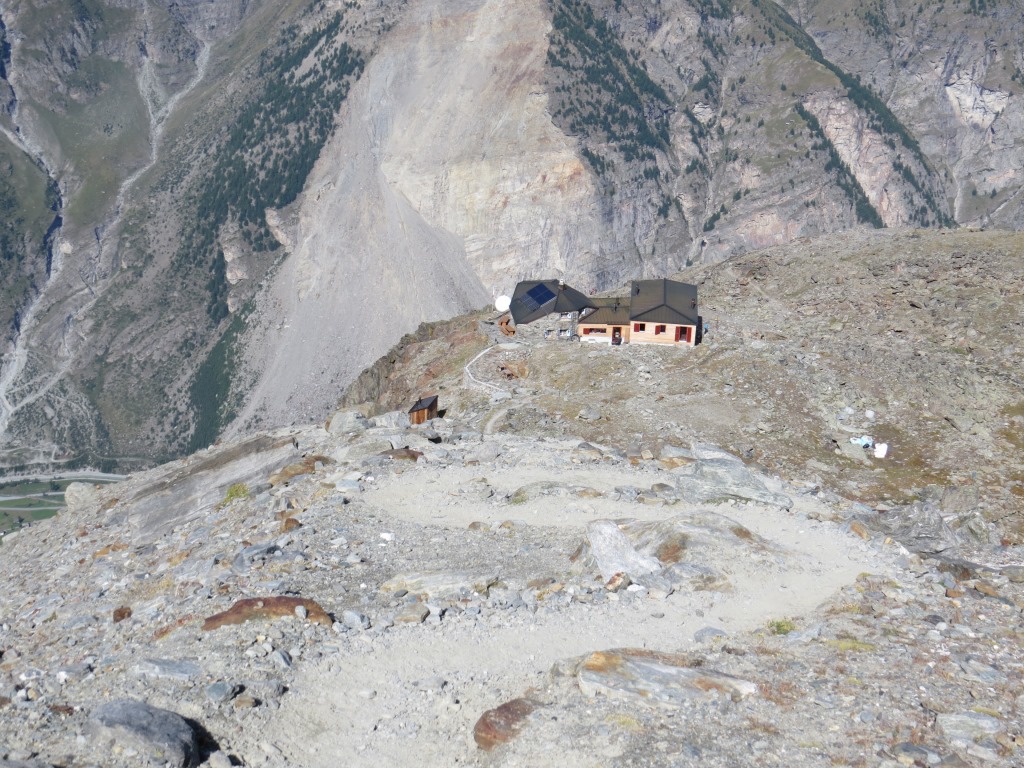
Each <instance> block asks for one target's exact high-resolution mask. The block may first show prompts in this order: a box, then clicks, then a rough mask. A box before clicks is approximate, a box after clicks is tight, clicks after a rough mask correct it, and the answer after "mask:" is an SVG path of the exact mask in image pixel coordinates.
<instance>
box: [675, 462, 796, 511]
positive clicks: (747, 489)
mask: <svg viewBox="0 0 1024 768" xmlns="http://www.w3.org/2000/svg"><path fill="white" fill-rule="evenodd" d="M675 473H676V474H677V475H678V477H679V482H678V488H679V493H680V495H681V496H682V497H683V498H684V499H686V500H687V501H690V502H692V503H695V504H707V503H709V502H721V501H725V500H728V499H739V500H742V501H755V502H759V503H761V504H772V505H774V506H778V507H782V508H784V509H790V508H791V507H792V506H793V500H792V499H791V498H789V496H786V495H785V494H783V493H775V492H773V491H770V490H768V488H767V487H766V486H765V484H764V482H763V481H762V480H761V479H760V478H759V477H758V476H757V475H756V474H755V473H754V472H752V471H751V470H749V469H747V467H746V466H745V465H744V464H743V462H742V461H740V460H739V459H738V458H736V457H735V456H728V458H724V457H723V458H712V459H701V460H699V461H697V462H695V463H694V464H690V465H688V466H685V467H681V468H679V469H677V470H675Z"/></svg>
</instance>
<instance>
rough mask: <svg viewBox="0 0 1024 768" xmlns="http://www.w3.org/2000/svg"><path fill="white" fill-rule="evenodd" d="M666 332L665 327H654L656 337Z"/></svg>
mask: <svg viewBox="0 0 1024 768" xmlns="http://www.w3.org/2000/svg"><path fill="white" fill-rule="evenodd" d="M664 332H665V326H664V325H656V326H654V335H655V336H657V335H658V334H659V333H664Z"/></svg>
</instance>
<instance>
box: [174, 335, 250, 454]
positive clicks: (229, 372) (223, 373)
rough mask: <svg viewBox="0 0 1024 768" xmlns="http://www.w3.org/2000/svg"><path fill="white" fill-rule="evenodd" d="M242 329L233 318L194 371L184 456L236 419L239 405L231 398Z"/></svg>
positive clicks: (210, 439)
mask: <svg viewBox="0 0 1024 768" xmlns="http://www.w3.org/2000/svg"><path fill="white" fill-rule="evenodd" d="M244 329H245V321H244V319H243V318H242V317H241V315H235V316H234V317H232V318H231V322H230V323H229V324H228V327H227V330H226V331H225V332H224V334H223V335H222V336H221V337H220V340H219V341H218V342H217V343H216V344H215V345H214V346H213V349H211V350H210V353H209V354H208V355H207V356H206V359H205V360H204V361H203V363H202V365H200V366H199V369H198V370H197V371H196V375H195V378H194V379H193V380H192V384H191V386H190V387H189V399H190V401H191V403H192V411H193V413H194V414H195V428H194V429H193V430H192V435H191V437H190V438H189V442H188V446H187V447H186V449H185V453H195V452H196V451H198V450H199V449H201V448H205V447H206V446H208V445H210V444H211V443H213V442H214V441H215V440H216V439H217V437H218V435H220V433H221V430H223V429H224V427H226V426H227V425H228V424H230V423H231V420H232V419H234V417H235V413H236V411H237V408H238V403H237V402H236V401H235V399H234V398H232V397H231V381H232V376H233V374H234V372H235V371H236V370H237V356H238V351H237V346H236V343H237V341H238V337H239V336H240V335H241V333H242V331H243V330H244Z"/></svg>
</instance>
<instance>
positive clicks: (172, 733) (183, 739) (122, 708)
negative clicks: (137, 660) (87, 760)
mask: <svg viewBox="0 0 1024 768" xmlns="http://www.w3.org/2000/svg"><path fill="white" fill-rule="evenodd" d="M88 731H89V733H90V734H91V735H92V736H93V738H95V739H98V740H100V741H107V742H110V743H111V744H112V745H113V744H117V745H118V746H120V747H122V748H123V749H134V750H136V751H137V752H138V753H139V757H140V758H141V760H142V764H150V765H160V766H164V765H169V766H173V767H174V768H191V766H195V765H198V764H199V743H198V740H197V737H196V733H195V731H194V730H193V728H192V726H191V725H189V724H188V721H186V720H185V718H183V717H182V716H181V715H179V714H177V713H175V712H171V711H169V710H166V709H159V708H157V707H151V706H150V705H149V704H145V703H144V702H141V701H135V700H134V699H121V700H119V701H112V702H110V703H108V704H103V705H101V706H99V707H97V708H96V710H95V711H94V712H93V714H92V717H91V718H90V719H89V724H88Z"/></svg>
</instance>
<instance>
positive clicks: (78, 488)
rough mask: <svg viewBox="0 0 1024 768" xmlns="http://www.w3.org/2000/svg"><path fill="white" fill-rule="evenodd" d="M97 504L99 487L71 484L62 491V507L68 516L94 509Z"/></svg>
mask: <svg viewBox="0 0 1024 768" xmlns="http://www.w3.org/2000/svg"><path fill="white" fill-rule="evenodd" d="M99 503H100V490H99V486H97V485H95V484H93V483H71V484H70V485H68V487H67V488H66V489H65V491H64V505H65V506H66V507H67V511H68V514H70V515H79V514H82V513H83V512H85V511H87V510H92V509H95V508H96V507H97V506H99Z"/></svg>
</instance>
